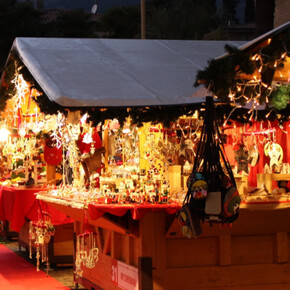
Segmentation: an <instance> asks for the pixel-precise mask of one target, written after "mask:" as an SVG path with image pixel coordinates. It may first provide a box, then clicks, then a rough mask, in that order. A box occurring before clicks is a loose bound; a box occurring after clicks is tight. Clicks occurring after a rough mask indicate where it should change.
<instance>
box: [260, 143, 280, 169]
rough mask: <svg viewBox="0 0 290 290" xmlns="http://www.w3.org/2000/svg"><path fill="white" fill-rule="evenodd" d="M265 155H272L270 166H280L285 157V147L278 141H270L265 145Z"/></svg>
mask: <svg viewBox="0 0 290 290" xmlns="http://www.w3.org/2000/svg"><path fill="white" fill-rule="evenodd" d="M264 151H265V155H266V156H269V157H270V167H271V168H273V166H274V165H276V166H277V167H279V166H280V165H281V163H282V159H283V149H282V147H281V146H280V145H279V144H278V143H274V142H269V143H267V144H266V145H265V147H264Z"/></svg>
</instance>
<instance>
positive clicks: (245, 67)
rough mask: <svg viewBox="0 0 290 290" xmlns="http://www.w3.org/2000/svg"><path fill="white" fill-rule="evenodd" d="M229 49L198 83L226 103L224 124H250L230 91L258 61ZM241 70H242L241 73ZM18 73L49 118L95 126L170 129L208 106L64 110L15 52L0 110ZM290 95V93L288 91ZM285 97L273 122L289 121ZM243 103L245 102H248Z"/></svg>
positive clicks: (277, 101) (220, 110) (261, 114)
mask: <svg viewBox="0 0 290 290" xmlns="http://www.w3.org/2000/svg"><path fill="white" fill-rule="evenodd" d="M226 49H227V50H228V52H229V53H230V57H227V58H221V59H217V60H212V61H210V62H209V64H210V65H209V67H208V68H207V69H206V70H204V71H200V72H199V73H198V76H197V82H198V80H205V82H206V85H207V86H208V87H211V90H212V91H213V92H215V93H216V95H218V96H219V97H220V99H222V100H223V102H224V103H223V104H222V105H221V106H217V110H216V114H217V118H218V120H219V122H220V123H222V122H223V120H225V119H227V118H228V116H229V115H230V116H231V119H232V120H236V121H238V122H241V123H246V122H249V114H248V109H244V108H239V109H236V110H234V107H233V106H232V105H231V104H229V102H228V93H229V88H230V89H234V88H235V86H236V75H237V71H239V72H243V73H247V74H251V73H253V71H255V69H256V66H255V62H254V61H252V60H251V53H250V52H243V51H240V50H238V49H236V48H233V47H231V46H227V47H226ZM237 67H238V68H239V69H238V70H237ZM16 70H19V73H21V74H22V75H23V78H24V79H25V80H26V81H27V82H28V83H29V84H30V85H31V87H32V88H35V89H36V90H37V91H38V92H39V93H40V96H38V97H34V101H35V102H36V103H37V104H38V106H39V108H40V111H41V112H43V113H44V114H47V115H52V114H56V113H57V112H58V111H59V112H62V113H63V114H65V115H67V113H68V112H69V111H80V112H81V114H84V113H88V115H89V121H91V122H92V124H93V125H94V126H96V125H98V124H99V123H104V121H105V120H107V119H112V118H117V119H118V120H119V122H120V124H123V123H124V122H125V121H126V119H127V118H128V117H130V118H131V122H132V124H136V125H137V126H142V125H143V123H144V122H152V123H153V124H157V123H162V124H163V125H164V127H165V128H169V127H170V124H171V123H172V122H174V121H176V120H177V119H178V118H179V117H180V116H192V115H193V114H194V112H195V111H196V110H199V116H200V118H203V115H204V111H202V110H200V109H201V108H204V105H205V104H199V103H197V104H188V105H166V106H150V107H148V106H146V107H137V106H136V107H106V108H104V107H64V106H61V105H59V104H57V103H56V102H54V101H51V100H50V99H49V98H48V96H47V95H46V94H45V92H44V91H43V89H42V88H41V87H40V86H39V84H38V83H37V82H36V81H35V79H34V78H33V76H32V75H31V73H30V72H29V70H28V69H27V68H26V66H25V65H24V64H23V63H22V61H21V60H20V58H19V56H18V55H17V53H15V52H12V53H11V55H10V60H9V62H8V64H7V66H6V68H5V72H4V78H3V82H2V86H1V88H0V94H1V98H0V111H4V110H5V107H6V102H7V100H8V99H10V98H12V97H13V96H14V95H15V92H16V88H15V86H14V84H13V83H12V82H11V81H12V80H13V78H14V76H15V72H16ZM196 85H197V83H196ZM287 92H289V91H288V89H287ZM247 93H248V91H247ZM285 94H286V92H285V90H284V89H283V90H281V92H280V93H279V92H278V91H277V92H276V95H275V96H276V97H274V98H271V104H272V105H273V106H274V107H275V106H277V109H276V108H274V109H272V111H271V114H270V115H269V118H268V119H269V120H275V119H277V118H279V119H280V120H281V121H287V120H288V119H289V115H290V114H289V112H290V106H289V104H288V105H287V106H286V107H285V105H286V104H287V97H285V96H289V95H287V94H286V95H285ZM273 96H274V94H273ZM225 101H226V102H225ZM288 101H289V98H288ZM243 102H244V103H245V100H243ZM282 103H283V105H282ZM268 112H269V110H263V111H262V110H261V111H256V112H255V114H254V118H255V120H265V119H267V117H266V115H267V114H268Z"/></svg>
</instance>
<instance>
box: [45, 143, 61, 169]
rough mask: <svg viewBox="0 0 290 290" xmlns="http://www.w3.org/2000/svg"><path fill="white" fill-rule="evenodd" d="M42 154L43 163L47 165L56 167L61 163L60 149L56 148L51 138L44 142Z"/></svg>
mask: <svg viewBox="0 0 290 290" xmlns="http://www.w3.org/2000/svg"><path fill="white" fill-rule="evenodd" d="M43 154H44V160H45V162H46V163H47V164H49V165H58V164H59V163H60V162H61V161H62V147H58V146H56V144H55V142H54V140H52V138H49V139H47V140H46V142H45V146H44V150H43Z"/></svg>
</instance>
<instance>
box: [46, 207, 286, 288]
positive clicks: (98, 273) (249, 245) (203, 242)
mask: <svg viewBox="0 0 290 290" xmlns="http://www.w3.org/2000/svg"><path fill="white" fill-rule="evenodd" d="M51 205H52V206H55V207H56V208H57V209H58V210H60V211H63V212H64V213H66V214H67V215H70V216H71V217H72V218H73V219H74V220H75V234H78V233H80V232H81V229H82V226H83V217H84V210H82V209H74V208H71V207H70V206H65V205H59V204H54V203H51ZM257 206H258V205H257V204H253V205H252V204H249V205H248V204H243V205H242V206H241V210H240V217H239V218H238V220H237V221H236V222H235V223H234V224H233V226H232V228H220V226H219V225H218V224H216V225H214V226H213V227H210V226H209V225H208V224H204V225H203V234H202V236H200V237H199V238H197V239H187V238H185V237H183V236H182V234H181V230H180V225H179V223H178V221H177V219H176V218H175V215H169V214H167V213H166V212H165V211H150V212H148V213H146V214H145V215H144V216H143V217H142V219H140V220H133V219H132V218H131V215H130V213H127V214H125V215H124V216H122V217H116V216H114V215H112V214H105V215H103V216H102V217H101V218H99V219H97V220H91V219H90V218H89V224H90V226H91V229H93V230H94V231H95V232H96V233H97V237H98V238H97V244H98V245H97V246H98V247H99V251H100V253H99V260H98V262H97V264H96V266H95V268H93V269H88V268H86V267H83V271H84V272H83V275H82V277H75V281H76V282H77V283H80V284H82V285H84V286H85V287H86V288H88V289H166V290H167V289H174V290H176V289H220V290H229V289H231V290H232V289H236V290H237V289H247V290H248V289H255V290H256V289H263V290H265V289H290V261H289V250H290V238H289V236H290V223H289V218H290V208H289V207H285V205H284V208H280V207H279V204H267V205H266V206H265V207H264V206H263V205H262V206H261V207H260V208H259V210H256V209H257ZM118 263H119V264H118ZM124 265H127V266H128V267H127V268H124V267H123V266H124ZM151 265H152V266H151ZM124 269H125V270H124ZM118 270H119V271H121V273H120V272H119V274H118ZM124 271H125V273H124ZM136 273H137V274H136ZM136 275H137V276H136ZM136 277H137V278H136ZM124 279H127V280H126V281H127V282H128V281H129V282H131V284H130V283H129V282H128V283H127V284H125V286H124V284H122V283H124ZM136 279H137V281H138V287H137V288H135V287H134V285H133V284H134V283H135V282H136ZM120 283H121V284H122V285H121V284H120Z"/></svg>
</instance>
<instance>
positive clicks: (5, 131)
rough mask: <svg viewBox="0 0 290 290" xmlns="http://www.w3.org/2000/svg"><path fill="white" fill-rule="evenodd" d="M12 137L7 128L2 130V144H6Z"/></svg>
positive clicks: (0, 136)
mask: <svg viewBox="0 0 290 290" xmlns="http://www.w3.org/2000/svg"><path fill="white" fill-rule="evenodd" d="M9 135H10V132H9V130H8V129H7V128H6V127H2V128H1V129H0V142H6V141H7V140H8V137H9Z"/></svg>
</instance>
